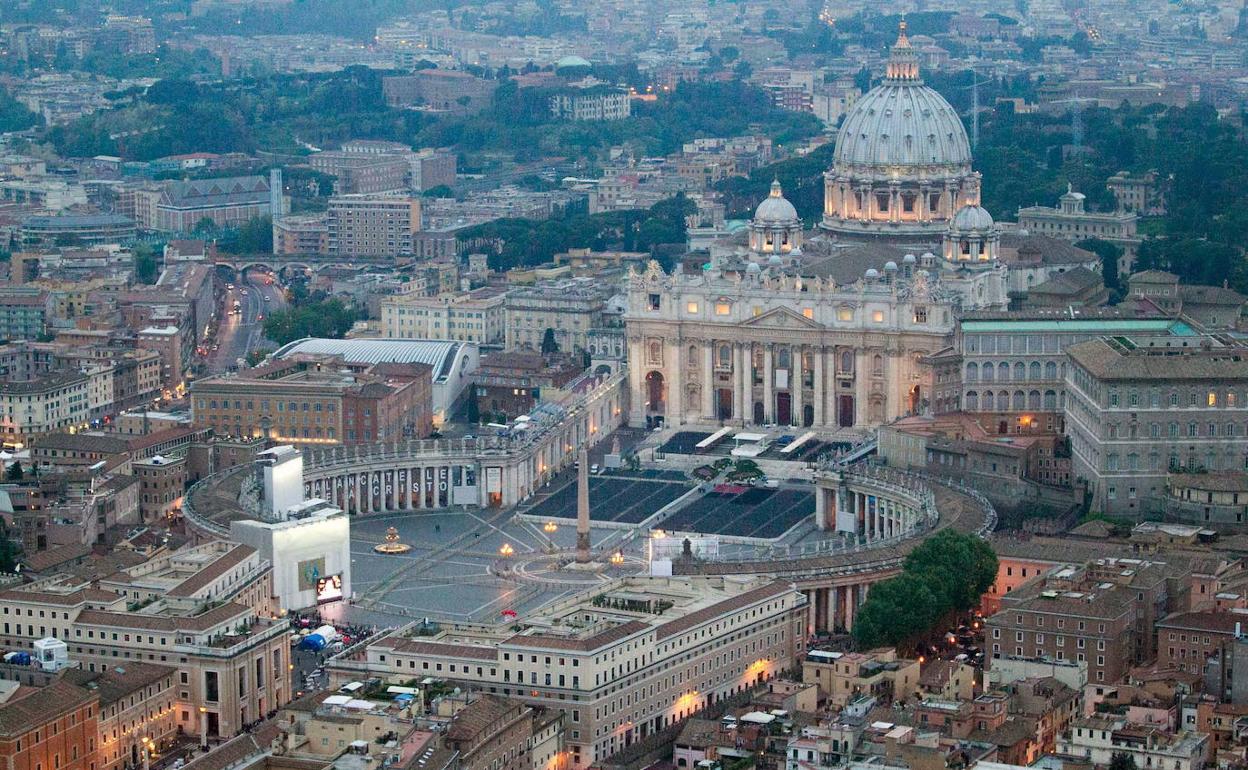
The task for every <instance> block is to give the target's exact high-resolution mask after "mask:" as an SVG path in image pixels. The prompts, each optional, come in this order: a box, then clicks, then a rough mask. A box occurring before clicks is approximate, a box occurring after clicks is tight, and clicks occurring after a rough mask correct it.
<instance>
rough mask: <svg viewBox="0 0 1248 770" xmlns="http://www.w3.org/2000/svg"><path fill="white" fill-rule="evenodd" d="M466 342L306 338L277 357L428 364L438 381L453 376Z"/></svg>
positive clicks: (275, 355)
mask: <svg viewBox="0 0 1248 770" xmlns="http://www.w3.org/2000/svg"><path fill="white" fill-rule="evenodd" d="M465 346H466V343H463V342H456V341H453V340H392V339H373V340H335V339H325V338H319V337H304V338H303V339H301V340H295V341H294V342H288V343H286V344H285V345H283V346H282V347H280V348H278V349H277V351H276V352H275V353H274V354H273V356H274V358H286V357H288V356H293V355H297V354H300V353H302V354H305V355H319V356H340V357H341V358H342V360H343V361H346V362H347V363H352V364H380V363H392V364H411V363H419V364H428V365H429V366H432V367H433V377H434V379H438V378H440V377H445V376H446V375H447V374H449V373H450V371H451V367H452V366H453V365H454V363H455V357H456V356H458V355H459V353H460V351H461V350H463V349H464V348H465Z"/></svg>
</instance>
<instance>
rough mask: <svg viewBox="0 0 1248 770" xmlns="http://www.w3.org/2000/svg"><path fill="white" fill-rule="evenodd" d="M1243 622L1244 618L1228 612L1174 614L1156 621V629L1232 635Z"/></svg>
mask: <svg viewBox="0 0 1248 770" xmlns="http://www.w3.org/2000/svg"><path fill="white" fill-rule="evenodd" d="M1245 620H1246V619H1245V617H1244V616H1242V615H1232V614H1231V613H1229V612H1176V613H1174V614H1173V615H1167V616H1166V617H1164V618H1162V619H1161V620H1159V621H1157V627H1158V628H1173V629H1178V630H1184V629H1186V630H1188V631H1212V632H1214V633H1219V634H1233V633H1235V627H1236V626H1239V625H1241V624H1243V623H1245Z"/></svg>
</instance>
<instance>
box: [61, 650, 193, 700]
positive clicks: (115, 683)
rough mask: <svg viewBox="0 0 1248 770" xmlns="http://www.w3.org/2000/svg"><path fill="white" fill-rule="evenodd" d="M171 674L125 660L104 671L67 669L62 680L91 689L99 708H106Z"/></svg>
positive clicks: (171, 670) (166, 668) (173, 670)
mask: <svg viewBox="0 0 1248 770" xmlns="http://www.w3.org/2000/svg"><path fill="white" fill-rule="evenodd" d="M175 673H177V669H176V668H174V667H172V666H161V665H159V664H156V663H140V662H139V661H129V660H128V661H125V663H124V664H123V665H120V666H114V667H113V668H111V669H109V670H108V671H86V670H84V669H80V668H71V669H68V670H67V671H66V672H65V677H66V679H68V680H70V681H72V682H73V683H74V684H77V685H80V686H83V687H87V688H90V689H94V690H95V691H96V692H98V693H99V695H100V705H101V706H107V705H109V704H110V703H116V702H117V701H119V700H121V699H122V698H124V697H126V696H127V695H130V694H131V693H135V692H138V691H139V690H142V689H143V688H144V687H147V686H148V685H151V684H155V683H157V682H159V681H161V680H162V679H165V678H168V677H172V676H173V675H174V674H175Z"/></svg>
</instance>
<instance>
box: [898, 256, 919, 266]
mask: <svg viewBox="0 0 1248 770" xmlns="http://www.w3.org/2000/svg"><path fill="white" fill-rule="evenodd" d="M901 261H902V262H905V263H906V264H907V265H913V264H914V263H915V262H918V261H919V260H918V258H916V257H915V256H914V255H913V254H907V255H906V256H904V257H902V258H901Z"/></svg>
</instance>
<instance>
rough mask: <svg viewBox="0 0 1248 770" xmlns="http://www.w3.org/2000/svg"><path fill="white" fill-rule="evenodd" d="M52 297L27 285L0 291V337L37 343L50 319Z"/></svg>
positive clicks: (6, 287) (46, 328) (7, 339)
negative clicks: (35, 341)
mask: <svg viewBox="0 0 1248 770" xmlns="http://www.w3.org/2000/svg"><path fill="white" fill-rule="evenodd" d="M52 313H53V298H52V295H50V294H49V293H48V292H46V291H44V290H42V289H40V288H38V287H30V286H5V287H2V288H0V338H2V339H4V340H6V341H9V342H12V341H15V340H38V339H39V338H40V337H42V336H43V335H44V333H45V332H47V330H48V323H49V322H50V321H51V319H52Z"/></svg>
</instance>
